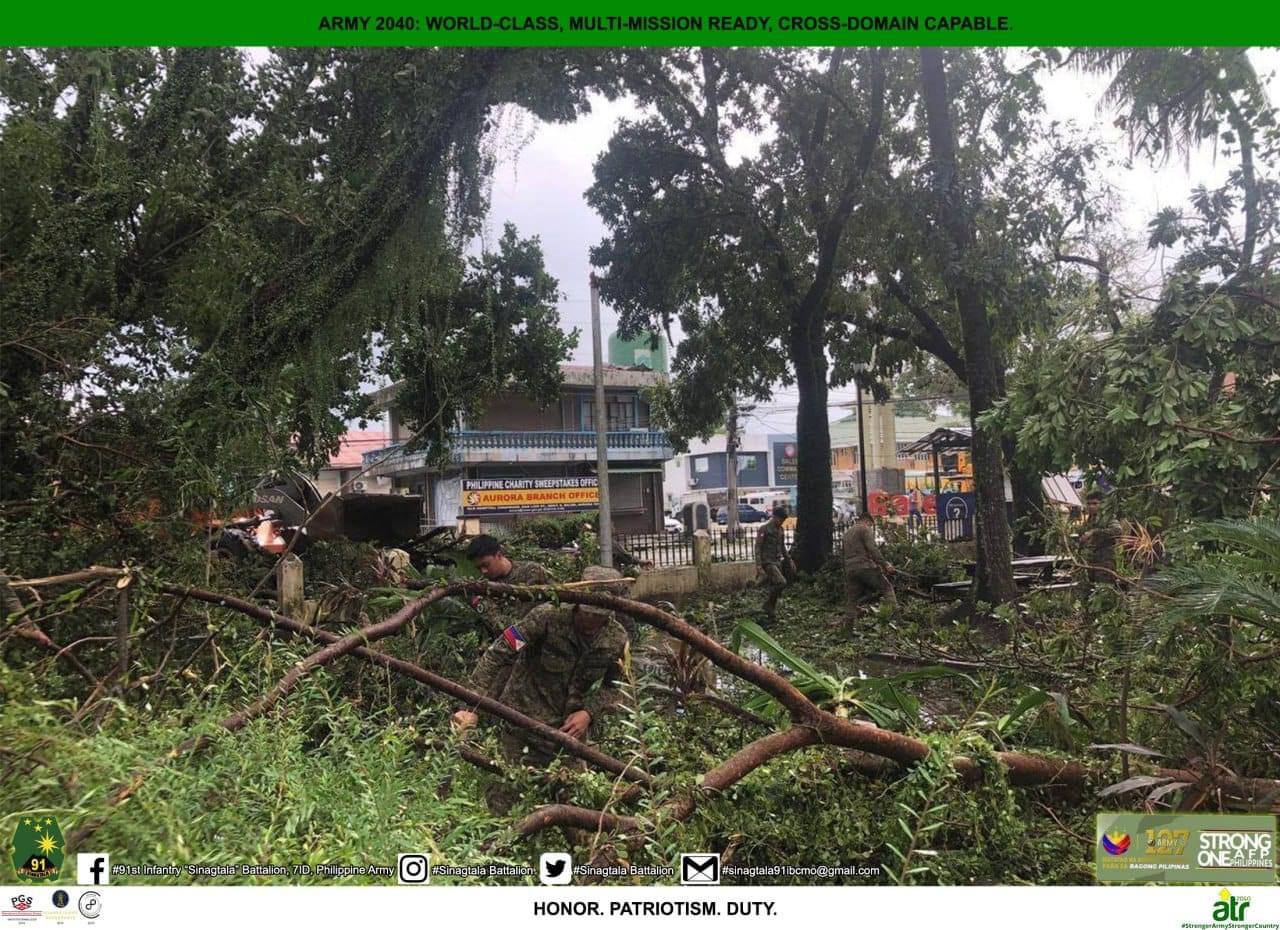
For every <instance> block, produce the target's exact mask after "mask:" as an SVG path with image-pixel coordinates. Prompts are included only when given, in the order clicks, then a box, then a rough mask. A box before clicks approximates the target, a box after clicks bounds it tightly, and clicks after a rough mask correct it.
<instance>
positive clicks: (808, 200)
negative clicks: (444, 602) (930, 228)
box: [588, 49, 900, 569]
mask: <svg viewBox="0 0 1280 930" xmlns="http://www.w3.org/2000/svg"><path fill="white" fill-rule="evenodd" d="M894 57H895V53H893V52H887V51H884V50H879V49H861V50H850V49H834V50H823V51H813V50H806V49H680V50H672V51H667V52H656V51H648V50H646V51H640V52H634V53H630V52H629V53H626V54H625V55H624V56H623V61H622V70H621V73H622V81H623V84H624V86H625V87H626V89H627V90H629V91H630V92H631V93H632V94H633V95H634V96H635V98H636V100H637V102H638V103H639V104H640V105H641V106H643V107H645V108H646V111H647V112H646V115H645V116H644V117H643V118H642V119H639V120H636V121H632V122H626V123H624V124H623V125H622V126H621V127H620V128H619V129H618V131H617V133H616V134H615V135H614V137H613V139H612V140H611V141H610V143H609V147H608V150H607V151H606V152H605V153H604V154H603V155H602V156H601V158H600V159H599V161H598V162H597V165H596V180H595V184H594V185H593V186H592V187H591V189H590V191H589V192H588V200H589V202H590V203H591V205H592V206H593V207H594V208H595V209H596V211H597V212H598V213H599V214H600V215H601V217H602V218H603V219H604V221H605V224H606V226H608V228H609V237H608V238H607V239H606V240H605V241H604V242H602V243H601V244H600V245H599V246H598V247H597V248H595V249H593V251H592V261H593V263H594V264H595V265H597V266H598V267H601V268H605V269H607V274H606V275H605V276H604V278H603V279H602V283H601V293H602V296H604V297H605V299H607V300H609V301H610V302H612V304H613V305H614V306H615V307H616V308H618V310H619V312H620V314H621V317H622V324H623V328H624V329H627V330H631V331H639V330H643V329H646V328H649V327H651V326H652V325H653V324H654V323H655V322H657V323H659V324H661V325H663V326H666V327H668V328H669V326H670V324H671V322H672V321H673V320H676V319H678V320H679V323H680V326H681V328H682V330H683V332H684V337H685V338H684V341H683V342H681V344H680V346H679V348H678V350H677V352H676V356H675V359H674V363H673V372H674V379H673V383H672V386H671V396H670V398H668V400H667V402H666V403H659V405H658V406H659V409H665V410H667V411H668V412H669V413H670V414H672V421H671V423H670V424H669V425H670V426H671V427H672V429H673V432H674V433H675V434H676V436H677V437H678V438H680V437H688V436H691V435H697V434H703V435H707V434H709V433H710V432H711V430H713V429H715V428H717V427H718V426H719V425H720V424H721V423H723V422H724V416H725V412H726V410H727V407H728V404H729V402H730V400H731V399H732V398H733V396H734V395H736V394H742V395H747V396H750V397H754V398H756V399H760V400H764V399H767V398H768V397H769V395H770V391H771V389H772V387H773V385H774V384H775V383H777V382H778V381H782V382H784V383H788V384H789V383H794V384H795V385H796V388H797V391H798V394H799V401H798V406H799V410H798V413H797V417H796V433H797V447H798V456H797V459H798V461H797V473H798V480H797V492H798V495H799V524H798V527H797V544H798V547H797V548H798V551H797V561H798V562H799V563H800V564H801V565H802V566H803V567H805V568H807V569H815V568H817V567H818V566H819V565H820V564H821V562H822V560H823V559H824V558H825V556H826V555H827V554H828V553H829V552H830V549H831V531H832V510H831V508H832V493H831V461H830V432H829V429H828V425H827V392H828V387H829V384H830V378H831V371H830V366H829V362H828V359H827V345H828V337H829V326H830V318H829V313H830V311H831V295H832V293H833V290H834V289H835V288H836V286H837V282H839V281H840V280H842V279H844V278H845V277H847V276H848V275H850V274H853V273H856V266H857V257H856V256H855V255H854V254H852V253H851V251H850V249H849V244H848V240H847V233H848V230H849V228H850V226H851V225H852V224H853V222H854V220H855V213H856V212H858V211H859V210H863V209H866V208H867V202H868V190H869V188H870V187H872V186H873V185H874V184H875V183H876V182H875V176H876V174H877V172H878V171H879V170H880V169H881V167H882V166H883V165H884V163H885V160H886V154H885V152H884V150H883V146H882V134H883V132H884V128H885V123H886V111H887V109H888V108H889V106H890V102H891V99H892V98H893V97H895V96H896V95H898V94H900V90H899V89H896V88H895V87H893V86H892V85H893V80H892V79H891V77H890V72H891V67H890V64H891V61H892V60H893V59H894ZM746 135H750V136H753V137H754V138H756V139H762V140H763V141H762V142H761V144H760V146H759V150H758V152H756V153H754V154H746V155H738V154H737V150H736V148H735V146H737V145H739V144H745V142H744V136H746Z"/></svg>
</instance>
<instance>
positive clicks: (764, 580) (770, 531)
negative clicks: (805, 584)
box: [756, 504, 796, 626]
mask: <svg viewBox="0 0 1280 930" xmlns="http://www.w3.org/2000/svg"><path fill="white" fill-rule="evenodd" d="M786 519H787V508H786V507H784V506H783V505H781V504H779V505H778V506H777V507H774V508H773V516H772V517H771V518H770V519H769V520H768V522H766V523H765V525H764V526H762V527H760V531H759V532H758V533H757V534H756V574H757V575H758V576H759V578H760V583H761V585H763V586H764V589H765V591H766V594H765V598H764V621H763V623H762V626H768V625H769V624H771V623H773V621H774V620H775V619H776V618H777V611H778V598H780V597H781V596H782V592H783V591H784V590H785V589H786V587H787V585H788V584H790V583H791V582H792V581H794V580H795V577H796V563H795V562H794V561H792V558H791V556H790V555H789V554H788V553H787V537H786V533H784V532H783V529H782V523H783V521H784V520H786Z"/></svg>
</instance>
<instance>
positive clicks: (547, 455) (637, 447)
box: [362, 342, 673, 533]
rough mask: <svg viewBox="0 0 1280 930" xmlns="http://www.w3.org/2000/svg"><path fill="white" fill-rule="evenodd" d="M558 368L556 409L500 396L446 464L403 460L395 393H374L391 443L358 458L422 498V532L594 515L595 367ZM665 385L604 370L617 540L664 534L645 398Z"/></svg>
mask: <svg viewBox="0 0 1280 930" xmlns="http://www.w3.org/2000/svg"><path fill="white" fill-rule="evenodd" d="M610 349H611V351H612V350H613V349H614V345H613V344H612V342H611V345H610ZM560 368H561V373H562V375H563V379H564V380H563V384H562V386H561V390H560V396H559V398H558V399H557V400H556V401H555V402H554V403H552V404H550V405H548V406H546V407H541V406H539V405H538V404H536V403H534V402H533V401H532V400H531V399H529V398H528V397H527V396H525V395H524V394H522V393H521V392H520V391H519V390H517V389H515V388H513V389H511V390H509V391H505V392H503V393H502V394H500V395H499V396H498V397H497V398H496V399H495V400H494V401H493V402H492V403H490V404H489V406H488V409H487V410H486V411H485V412H484V413H483V414H482V415H481V416H480V417H478V418H476V419H475V421H474V422H469V423H463V424H460V425H459V427H458V428H457V429H456V430H455V431H454V432H453V436H452V442H451V443H450V448H449V451H448V459H447V461H445V462H443V463H440V462H436V461H432V460H431V459H430V458H429V456H428V454H427V452H426V451H425V450H418V451H408V452H405V451H401V447H402V446H403V444H404V443H405V441H406V440H407V439H408V438H409V437H410V436H411V435H412V430H410V429H409V428H407V427H406V425H405V424H404V423H402V422H401V421H400V418H399V417H398V416H397V415H396V413H395V410H394V405H393V403H392V402H393V400H394V398H395V395H396V392H397V389H398V388H397V386H394V385H393V386H392V387H390V388H385V389H383V390H382V391H379V392H378V393H377V394H376V395H375V397H374V403H375V405H376V406H379V407H381V408H382V409H384V410H386V411H387V415H388V421H389V422H388V432H389V441H388V442H387V443H386V444H385V445H384V446H383V447H382V448H379V449H374V450H369V451H366V452H365V453H364V455H363V456H362V459H363V464H364V465H365V466H367V467H368V472H367V474H368V476H370V477H371V478H373V479H375V480H376V479H383V478H385V479H389V480H390V481H391V483H392V485H393V486H394V488H395V489H396V490H400V489H403V493H409V494H419V495H421V496H422V497H423V500H424V505H423V511H424V512H423V515H422V522H423V525H424V526H442V525H449V526H453V525H457V526H458V527H459V528H461V529H463V530H464V531H466V532H471V533H476V532H487V531H490V530H494V529H500V528H504V527H509V526H511V525H512V524H513V523H515V522H516V521H517V520H519V519H521V518H522V517H526V516H529V515H534V514H545V513H553V514H556V513H560V514H571V513H577V512H586V511H591V510H596V509H598V496H597V495H598V491H597V486H596V481H595V477H596V432H595V415H596V414H595V395H594V387H593V380H592V366H590V365H571V364H565V365H561V366H560ZM663 377H665V375H664V374H663V373H662V372H658V371H653V370H651V369H650V368H648V367H647V366H645V365H640V364H637V365H633V366H629V367H623V366H620V365H616V364H609V365H606V366H605V367H604V385H605V408H606V409H605V413H606V417H607V430H608V432H607V447H608V461H609V499H610V511H611V513H612V515H613V525H614V529H615V531H617V532H622V533H641V532H644V533H648V532H660V531H661V529H662V521H663V496H662V471H663V465H664V463H665V462H666V461H667V460H668V459H670V458H671V456H672V454H673V451H672V448H671V444H670V442H669V441H668V439H667V435H666V433H665V432H663V431H662V430H658V429H653V428H652V425H651V424H650V420H649V404H648V402H647V401H646V400H645V398H644V395H643V391H644V389H645V388H648V387H652V386H654V385H656V384H657V383H658V382H659V380H660V379H661V378H663Z"/></svg>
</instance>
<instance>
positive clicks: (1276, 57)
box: [488, 49, 1280, 432]
mask: <svg viewBox="0 0 1280 930" xmlns="http://www.w3.org/2000/svg"><path fill="white" fill-rule="evenodd" d="M1251 55H1252V58H1253V61H1254V66H1255V67H1256V68H1257V69H1258V71H1259V73H1260V74H1262V75H1263V77H1264V78H1265V79H1266V80H1267V82H1268V86H1269V87H1270V88H1272V93H1271V97H1272V99H1273V100H1274V99H1275V91H1274V88H1275V87H1276V79H1275V73H1276V71H1277V65H1278V64H1280V52H1277V50H1275V49H1269V50H1266V51H1262V52H1253V53H1251ZM1043 86H1044V92H1045V103H1046V107H1047V110H1048V114H1049V116H1050V118H1052V119H1055V120H1059V121H1061V122H1063V123H1075V124H1076V125H1077V126H1079V127H1081V128H1082V129H1085V130H1087V131H1089V132H1092V133H1094V134H1095V135H1096V136H1097V137H1098V138H1099V139H1100V140H1102V141H1110V142H1112V143H1113V152H1114V155H1115V156H1116V162H1117V163H1116V164H1115V165H1114V166H1112V167H1109V168H1108V169H1107V170H1106V171H1105V174H1104V177H1105V179H1106V181H1107V182H1108V183H1109V184H1110V185H1111V186H1112V187H1113V188H1114V190H1115V192H1116V194H1117V196H1118V198H1119V201H1120V203H1121V204H1122V208H1123V214H1122V215H1123V218H1124V225H1125V226H1126V228H1127V229H1128V231H1129V232H1131V233H1132V234H1133V235H1142V234H1143V231H1144V228H1145V226H1146V223H1147V221H1148V220H1149V219H1150V218H1151V217H1152V216H1153V215H1154V214H1155V213H1156V211H1157V210H1159V209H1160V208H1161V207H1163V206H1168V205H1171V204H1181V203H1184V202H1185V200H1186V197H1187V195H1188V193H1189V192H1190V191H1191V190H1192V188H1194V187H1196V186H1198V185H1200V184H1206V185H1209V186H1213V185H1217V184H1221V183H1222V181H1223V180H1224V179H1225V178H1226V176H1227V174H1228V172H1229V171H1230V170H1231V168H1232V163H1231V162H1230V161H1229V160H1228V159H1222V158H1219V159H1216V160H1215V159H1214V157H1213V152H1212V150H1211V149H1209V148H1207V147H1206V148H1205V149H1203V150H1201V151H1198V152H1196V153H1193V154H1192V156H1191V158H1190V161H1189V162H1187V161H1184V160H1182V159H1177V158H1175V159H1174V160H1172V161H1171V162H1169V163H1168V164H1165V165H1163V166H1152V165H1151V164H1150V163H1148V162H1147V161H1145V160H1142V159H1138V160H1135V162H1134V163H1133V164H1132V166H1130V167H1126V166H1125V165H1124V164H1123V161H1124V156H1125V155H1127V153H1128V146H1127V141H1126V139H1125V136H1124V134H1123V133H1122V132H1120V130H1118V129H1116V128H1115V126H1114V125H1113V120H1114V114H1112V113H1110V112H1101V111H1099V109H1098V103H1099V99H1100V97H1101V94H1102V90H1103V89H1104V88H1105V86H1106V80H1105V79H1104V78H1101V77H1096V76H1086V75H1081V74H1077V73H1074V72H1069V71H1061V72H1058V73H1055V74H1053V75H1050V76H1049V77H1047V78H1046V79H1045V80H1044V82H1043ZM635 113H636V110H635V108H634V107H632V106H631V105H630V104H629V103H628V102H627V101H625V100H621V101H615V102H612V103H610V102H609V101H607V100H604V99H597V100H596V101H595V102H594V103H593V106H592V112H591V113H590V114H588V115H587V116H584V117H582V118H581V119H579V120H578V121H577V122H575V123H573V124H571V125H555V124H539V123H538V122H537V121H536V120H534V119H533V118H532V117H529V116H527V115H523V114H513V115H512V116H511V117H509V118H508V120H509V121H508V123H507V125H506V126H505V127H504V130H505V132H504V135H505V136H506V137H507V138H508V139H510V138H529V136H530V135H531V138H529V141H528V142H527V144H525V145H524V146H523V147H520V148H519V150H518V151H517V152H515V153H511V152H508V153H507V155H506V156H505V157H504V160H503V161H502V163H501V164H500V165H499V167H498V170H497V173H496V176H495V178H494V182H493V194H492V212H491V216H490V219H489V224H488V225H489V233H488V239H489V241H490V242H493V241H496V238H497V233H499V232H500V231H501V229H502V224H503V223H504V222H507V221H511V222H513V223H515V224H516V226H517V227H518V228H519V230H520V233H521V234H522V235H525V236H529V235H534V234H536V235H538V236H539V237H540V238H541V239H542V247H543V251H544V253H545V255H546V264H547V269H548V270H549V271H550V272H551V274H553V275H554V276H555V277H556V278H558V279H559V281H560V288H561V290H562V291H563V292H564V295H565V296H564V299H563V300H562V302H561V305H560V315H561V319H562V320H563V323H564V326H565V327H566V328H571V327H574V326H577V327H578V328H579V329H581V330H582V338H581V339H580V340H579V345H578V350H577V353H576V356H575V360H576V361H580V362H590V361H591V340H590V326H591V306H590V302H589V299H588V296H589V295H588V287H587V275H588V272H589V265H588V249H589V248H590V247H591V246H592V245H595V244H596V243H598V242H599V241H600V240H601V239H602V238H603V237H604V235H605V232H606V231H605V228H604V225H603V223H601V221H600V218H599V217H598V216H597V215H596V214H595V213H594V212H593V211H592V210H591V209H590V208H589V207H588V206H587V204H586V201H585V200H584V198H583V194H584V192H585V191H586V189H587V188H588V187H589V186H590V185H591V183H592V180H593V178H592V166H593V165H594V163H595V160H596V157H597V156H598V155H599V154H600V152H602V151H603V150H604V148H605V146H606V145H607V143H608V141H609V138H610V136H611V135H612V134H613V129H614V127H615V126H616V124H617V122H618V120H619V119H620V118H623V117H628V116H634V115H635ZM1163 258H1164V256H1160V255H1157V254H1153V255H1152V257H1151V261H1152V262H1153V263H1156V264H1157V265H1158V263H1159V262H1160V261H1161V260H1162V259H1163ZM602 317H603V323H604V329H605V332H606V334H607V333H608V332H611V331H612V330H613V329H614V328H615V326H616V325H617V317H616V315H615V314H614V313H612V312H611V311H610V310H609V308H608V307H607V306H606V307H604V309H603V314H602ZM852 396H853V392H852V389H848V390H840V391H833V392H832V398H831V400H832V403H838V402H840V401H848V400H850V399H851V398H852ZM776 400H777V403H776V409H775V410H773V411H772V412H771V411H770V410H768V409H764V408H762V409H761V410H760V411H758V413H757V415H756V417H755V418H754V420H753V421H751V422H750V424H749V426H748V429H749V430H750V431H753V432H754V431H761V432H764V431H768V432H791V431H793V430H794V428H795V413H794V406H795V391H794V390H790V391H782V392H780V393H779V395H778V397H777V399H776ZM841 415H842V412H841V411H839V410H833V411H832V417H833V418H837V417H839V416H841Z"/></svg>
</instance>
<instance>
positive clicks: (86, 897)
mask: <svg viewBox="0 0 1280 930" xmlns="http://www.w3.org/2000/svg"><path fill="white" fill-rule="evenodd" d="M80 913H81V914H82V915H84V916H85V917H88V918H89V919H90V920H93V918H95V917H97V916H98V915H99V914H101V913H102V895H100V894H98V893H97V892H96V891H86V892H85V893H84V894H82V895H81V896H80Z"/></svg>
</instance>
